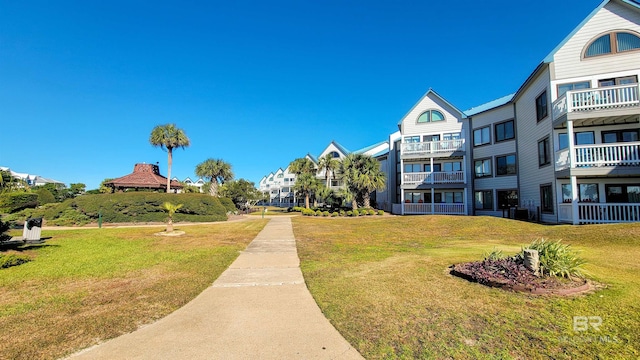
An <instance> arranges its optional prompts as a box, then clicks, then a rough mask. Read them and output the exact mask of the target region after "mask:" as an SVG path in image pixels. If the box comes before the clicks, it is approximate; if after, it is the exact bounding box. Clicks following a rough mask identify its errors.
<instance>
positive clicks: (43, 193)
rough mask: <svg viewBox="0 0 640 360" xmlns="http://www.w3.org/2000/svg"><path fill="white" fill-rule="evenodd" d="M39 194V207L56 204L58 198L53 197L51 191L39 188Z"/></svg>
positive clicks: (37, 190) (37, 191) (37, 192)
mask: <svg viewBox="0 0 640 360" xmlns="http://www.w3.org/2000/svg"><path fill="white" fill-rule="evenodd" d="M35 193H36V194H38V205H44V204H50V203H54V202H56V198H55V197H54V196H53V194H52V193H51V191H49V190H47V189H45V188H39V189H36V191H35Z"/></svg>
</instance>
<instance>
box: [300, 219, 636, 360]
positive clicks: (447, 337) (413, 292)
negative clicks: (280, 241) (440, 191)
mask: <svg viewBox="0 0 640 360" xmlns="http://www.w3.org/2000/svg"><path fill="white" fill-rule="evenodd" d="M292 221H293V224H294V233H295V236H296V239H297V241H298V253H299V256H300V259H301V268H302V272H303V274H304V277H305V280H306V282H307V285H308V287H309V289H310V291H311V293H312V295H313V296H314V298H315V299H316V301H317V303H318V304H319V306H320V308H321V309H322V311H323V312H324V314H325V315H326V316H327V317H328V318H329V319H330V321H331V322H332V324H334V326H335V327H336V328H337V329H338V330H339V331H340V333H342V335H343V336H345V338H346V339H347V340H348V341H349V342H350V343H351V344H352V345H353V346H354V347H355V348H356V349H358V351H360V353H361V354H362V355H363V356H364V357H365V358H367V359H393V358H400V359H413V358H424V359H587V358H589V359H637V358H639V357H640V261H638V259H640V224H615V225H589V226H564V225H558V226H545V225H539V224H532V223H526V222H520V221H514V220H508V219H499V218H491V217H454V216H415V217H410V216H406V217H381V218H355V219H349V218H336V219H330V221H326V220H325V219H323V220H322V221H321V220H319V219H315V218H307V217H297V218H294V219H293V220H292ZM540 237H544V238H545V239H551V240H558V239H561V240H562V241H563V243H568V244H571V246H572V248H574V249H576V250H580V251H581V256H583V257H584V258H585V259H587V261H588V264H587V265H585V267H584V268H585V269H586V270H587V271H588V273H589V275H590V277H591V278H592V279H595V280H597V281H599V282H601V283H604V284H606V285H607V287H606V288H605V289H602V290H599V291H597V292H595V293H592V294H588V295H579V296H573V297H552V296H533V295H527V294H523V293H514V292H507V291H503V290H499V289H493V288H488V287H485V286H483V285H479V284H475V283H470V282H468V281H466V280H463V279H460V278H456V277H453V276H451V275H450V274H449V273H448V266H449V265H451V264H455V263H460V262H467V261H475V260H481V259H482V258H483V254H484V253H485V252H488V251H491V250H493V248H494V247H496V248H498V249H501V250H503V251H504V252H505V253H506V254H508V255H511V254H514V253H515V252H517V251H518V250H520V247H521V246H522V245H524V244H528V243H530V242H531V241H532V240H535V239H537V238H540ZM574 316H585V317H589V316H593V317H600V318H601V319H602V325H601V326H600V327H599V331H597V330H595V329H594V327H593V326H590V327H589V328H588V330H586V331H575V330H576V329H577V330H582V329H584V327H585V326H584V322H580V321H581V320H580V319H581V318H578V327H577V328H576V329H574ZM591 321H592V322H594V323H596V324H595V325H596V326H597V318H592V320H591Z"/></svg>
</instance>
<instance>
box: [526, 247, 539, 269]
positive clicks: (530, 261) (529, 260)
mask: <svg viewBox="0 0 640 360" xmlns="http://www.w3.org/2000/svg"><path fill="white" fill-rule="evenodd" d="M524 267H526V268H527V269H529V270H531V271H533V273H534V274H536V275H539V270H540V258H539V256H538V250H532V249H524Z"/></svg>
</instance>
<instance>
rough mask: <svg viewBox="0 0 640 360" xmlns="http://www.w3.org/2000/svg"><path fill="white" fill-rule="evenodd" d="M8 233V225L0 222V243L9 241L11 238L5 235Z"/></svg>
mask: <svg viewBox="0 0 640 360" xmlns="http://www.w3.org/2000/svg"><path fill="white" fill-rule="evenodd" d="M8 231H9V223H8V222H2V220H0V243H2V242H5V241H9V240H11V236H10V235H9V234H7V232H8Z"/></svg>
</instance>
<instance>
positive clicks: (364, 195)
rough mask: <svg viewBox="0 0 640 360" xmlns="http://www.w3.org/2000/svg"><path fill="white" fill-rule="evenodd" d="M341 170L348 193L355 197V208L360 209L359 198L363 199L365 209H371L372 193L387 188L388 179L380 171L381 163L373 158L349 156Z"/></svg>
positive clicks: (358, 155) (360, 155)
mask: <svg viewBox="0 0 640 360" xmlns="http://www.w3.org/2000/svg"><path fill="white" fill-rule="evenodd" d="M341 168H342V172H343V174H344V175H343V179H344V182H345V185H346V188H347V191H348V192H350V193H351V194H352V195H353V200H352V206H353V208H354V209H357V208H358V203H357V199H358V198H361V199H362V202H363V205H364V207H369V206H370V205H371V204H370V196H371V193H372V192H373V191H374V190H383V189H384V187H385V183H386V178H385V174H384V172H383V171H382V170H380V163H378V161H377V160H376V159H374V158H372V157H371V156H367V155H363V154H349V155H347V156H346V157H345V158H344V160H343V161H342V166H341Z"/></svg>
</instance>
